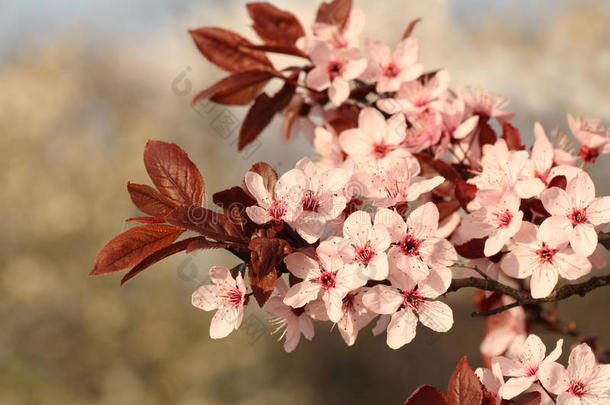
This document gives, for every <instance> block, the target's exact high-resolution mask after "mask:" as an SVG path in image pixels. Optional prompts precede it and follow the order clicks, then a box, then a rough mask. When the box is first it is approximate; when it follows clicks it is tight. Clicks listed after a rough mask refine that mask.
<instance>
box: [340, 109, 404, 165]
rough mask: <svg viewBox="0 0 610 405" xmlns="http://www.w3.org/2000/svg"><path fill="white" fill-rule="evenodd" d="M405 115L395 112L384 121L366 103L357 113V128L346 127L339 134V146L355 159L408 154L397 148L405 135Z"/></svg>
mask: <svg viewBox="0 0 610 405" xmlns="http://www.w3.org/2000/svg"><path fill="white" fill-rule="evenodd" d="M405 128H406V124H405V117H404V115H402V114H397V115H394V116H392V117H390V118H389V119H388V120H387V121H386V120H385V118H384V117H383V114H381V113H380V112H379V111H378V110H377V109H375V108H371V107H367V108H364V109H362V111H360V114H359V115H358V128H353V129H348V130H345V131H343V132H342V133H341V135H340V136H339V143H340V144H341V148H342V149H343V150H344V151H345V152H346V153H347V154H348V155H350V156H351V157H354V158H355V159H371V160H379V159H383V158H385V157H387V156H395V157H399V156H402V157H404V156H408V155H409V152H407V151H406V150H404V149H399V147H400V143H401V142H402V141H403V139H404V137H405Z"/></svg>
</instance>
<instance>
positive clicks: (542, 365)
mask: <svg viewBox="0 0 610 405" xmlns="http://www.w3.org/2000/svg"><path fill="white" fill-rule="evenodd" d="M562 346H563V340H562V339H559V340H558V341H557V344H556V346H555V348H554V349H553V350H552V351H551V352H550V353H549V354H546V346H545V345H544V343H543V342H542V340H541V339H540V338H539V337H538V336H536V335H534V334H531V335H529V336H527V338H525V339H521V340H518V341H515V342H514V343H513V344H512V345H511V347H510V348H509V350H508V352H507V353H506V355H505V356H498V357H493V358H492V360H491V369H487V368H479V369H477V370H476V371H475V373H476V375H477V376H478V377H479V379H480V380H481V382H482V383H483V385H484V386H485V388H486V389H487V390H488V391H489V392H490V393H492V394H493V395H494V396H495V398H496V403H497V404H500V403H501V402H502V399H505V400H509V399H513V398H515V397H517V396H519V395H520V394H522V393H527V392H538V393H540V396H541V402H540V404H542V405H548V404H558V405H581V404H582V405H587V404H607V403H610V365H608V364H599V363H598V362H597V361H596V360H595V355H594V354H593V351H592V350H591V348H590V347H589V346H588V345H587V344H586V343H581V344H579V345H576V346H575V347H573V348H572V351H571V352H570V356H569V359H568V366H567V368H566V367H564V366H563V365H561V364H559V363H557V360H558V359H559V357H560V356H561V352H562ZM505 377H508V379H507V380H506V381H505Z"/></svg>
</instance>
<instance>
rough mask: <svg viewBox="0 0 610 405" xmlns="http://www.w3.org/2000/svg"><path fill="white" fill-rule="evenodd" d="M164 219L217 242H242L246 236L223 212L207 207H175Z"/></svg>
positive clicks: (245, 239)
mask: <svg viewBox="0 0 610 405" xmlns="http://www.w3.org/2000/svg"><path fill="white" fill-rule="evenodd" d="M165 220H166V221H167V222H168V223H170V224H172V225H176V226H179V227H181V228H185V229H189V230H191V231H194V232H198V233H200V234H202V235H203V236H205V237H207V238H210V239H214V240H216V241H218V242H225V241H226V242H235V243H243V242H245V241H247V237H246V236H245V235H243V233H242V231H241V229H240V228H239V227H238V226H237V225H236V224H234V223H233V222H231V220H230V219H229V218H227V217H226V216H225V215H224V214H221V213H219V212H214V211H212V210H209V209H207V208H203V207H197V206H190V207H180V208H176V209H175V210H174V211H172V213H171V214H170V215H168V216H167V217H166V218H165Z"/></svg>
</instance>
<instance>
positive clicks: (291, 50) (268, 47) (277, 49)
mask: <svg viewBox="0 0 610 405" xmlns="http://www.w3.org/2000/svg"><path fill="white" fill-rule="evenodd" d="M244 47H246V48H249V49H254V50H256V51H263V52H272V53H281V54H284V55H292V56H299V57H301V58H305V59H310V58H309V55H307V54H306V53H305V52H303V51H301V50H300V49H299V48H297V47H296V46H294V45H281V44H280V45H276V44H264V45H244Z"/></svg>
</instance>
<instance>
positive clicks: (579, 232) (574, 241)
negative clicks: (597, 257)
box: [570, 223, 597, 257]
mask: <svg viewBox="0 0 610 405" xmlns="http://www.w3.org/2000/svg"><path fill="white" fill-rule="evenodd" d="M570 245H571V246H572V249H574V251H575V252H576V253H577V254H579V255H581V256H585V257H587V256H590V255H591V254H592V253H593V251H594V250H595V248H596V247H597V232H596V231H595V228H594V227H593V225H591V224H587V223H584V224H578V225H576V226H575V227H574V231H573V232H572V237H571V238H570Z"/></svg>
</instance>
